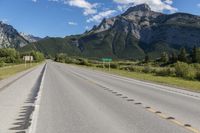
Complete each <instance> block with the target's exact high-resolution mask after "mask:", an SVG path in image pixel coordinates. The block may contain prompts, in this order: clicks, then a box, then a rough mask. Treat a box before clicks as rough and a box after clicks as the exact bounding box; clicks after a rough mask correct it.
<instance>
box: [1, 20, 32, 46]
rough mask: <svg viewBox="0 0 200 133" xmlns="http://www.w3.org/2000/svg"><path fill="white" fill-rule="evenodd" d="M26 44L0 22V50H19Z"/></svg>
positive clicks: (10, 27) (18, 35) (9, 27)
mask: <svg viewBox="0 0 200 133" xmlns="http://www.w3.org/2000/svg"><path fill="white" fill-rule="evenodd" d="M28 43H29V42H28V41H27V40H26V39H24V38H23V37H22V36H21V35H20V34H19V33H18V32H17V30H16V29H14V28H13V27H12V26H11V25H8V24H5V23H3V22H1V21H0V48H6V47H12V48H19V47H23V46H25V45H27V44H28Z"/></svg>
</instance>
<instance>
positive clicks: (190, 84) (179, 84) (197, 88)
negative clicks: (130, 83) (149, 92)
mask: <svg viewBox="0 0 200 133" xmlns="http://www.w3.org/2000/svg"><path fill="white" fill-rule="evenodd" d="M84 67H86V68H90V69H93V70H98V71H103V72H107V73H111V74H115V75H120V76H124V77H128V78H133V79H138V80H142V81H147V82H152V83H158V84H162V85H166V86H171V87H176V88H179V89H184V90H189V91H194V92H200V82H199V81H192V80H185V79H182V78H178V77H163V76H156V75H153V74H146V73H140V72H128V71H125V70H119V69H110V71H108V69H102V68H96V67H87V66H84Z"/></svg>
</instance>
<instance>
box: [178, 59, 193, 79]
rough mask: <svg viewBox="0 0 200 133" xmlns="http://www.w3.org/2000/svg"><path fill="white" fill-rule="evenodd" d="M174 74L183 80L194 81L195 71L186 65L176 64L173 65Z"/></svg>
mask: <svg viewBox="0 0 200 133" xmlns="http://www.w3.org/2000/svg"><path fill="white" fill-rule="evenodd" d="M175 73H176V76H178V77H182V78H185V79H195V77H196V69H195V68H194V67H192V66H190V65H188V64H187V63H183V62H177V63H176V64H175Z"/></svg>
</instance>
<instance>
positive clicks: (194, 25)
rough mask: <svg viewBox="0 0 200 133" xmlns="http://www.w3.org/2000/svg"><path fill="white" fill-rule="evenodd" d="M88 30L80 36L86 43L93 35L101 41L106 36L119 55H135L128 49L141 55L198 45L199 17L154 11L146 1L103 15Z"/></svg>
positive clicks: (103, 40) (108, 42)
mask: <svg viewBox="0 0 200 133" xmlns="http://www.w3.org/2000/svg"><path fill="white" fill-rule="evenodd" d="M89 33H90V34H89V35H87V36H86V37H85V38H86V39H84V38H83V39H81V40H83V42H84V40H85V42H84V43H86V44H87V42H88V43H89V42H90V39H91V40H92V41H94V40H93V39H92V37H96V39H99V41H100V42H104V43H105V40H106V43H107V45H108V46H111V48H112V52H113V53H114V55H117V56H118V57H121V56H123V54H124V53H125V54H126V56H125V57H128V56H134V54H133V53H131V51H130V49H132V52H133V51H134V52H136V51H140V52H139V53H140V55H141V57H142V56H144V53H148V52H155V50H157V49H159V50H160V49H162V51H164V50H165V49H166V51H167V52H172V51H175V50H177V49H179V48H181V47H187V48H192V47H193V46H194V45H196V46H200V17H199V16H195V15H191V14H186V13H175V14H169V15H168V14H163V13H159V12H154V11H152V10H151V9H150V7H149V6H148V5H147V4H142V5H138V6H135V7H131V8H129V9H128V10H127V11H126V12H125V13H123V14H121V15H119V16H116V17H113V18H109V19H104V20H103V21H102V22H101V23H100V25H99V26H96V27H95V28H93V29H92V30H91V31H90V32H89ZM88 38H90V39H88ZM108 38H109V40H108ZM84 45H85V44H84ZM97 45H100V44H97ZM127 49H128V50H127ZM126 51H128V52H126ZM162 51H160V52H162ZM127 53H129V54H127ZM136 53H137V52H136ZM123 57H124V56H123Z"/></svg>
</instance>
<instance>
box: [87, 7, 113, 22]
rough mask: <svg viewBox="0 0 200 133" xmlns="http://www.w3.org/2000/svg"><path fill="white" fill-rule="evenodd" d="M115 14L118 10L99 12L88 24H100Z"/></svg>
mask: <svg viewBox="0 0 200 133" xmlns="http://www.w3.org/2000/svg"><path fill="white" fill-rule="evenodd" d="M114 13H116V10H107V11H103V12H99V13H98V14H96V15H94V16H92V17H91V18H89V19H88V20H87V22H88V23H90V22H100V21H101V20H102V19H104V18H107V17H110V16H111V15H113V14H114Z"/></svg>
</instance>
